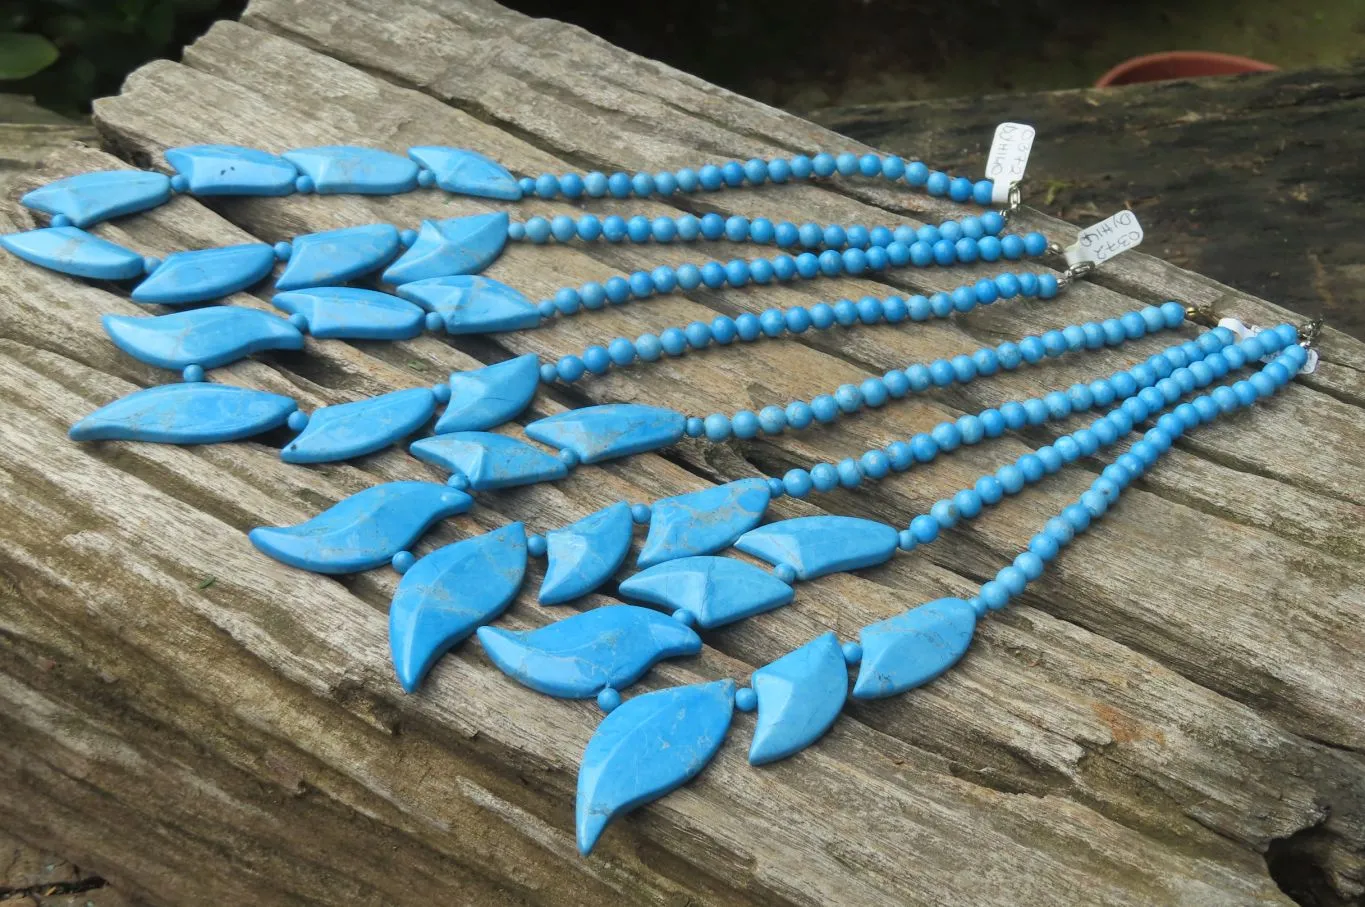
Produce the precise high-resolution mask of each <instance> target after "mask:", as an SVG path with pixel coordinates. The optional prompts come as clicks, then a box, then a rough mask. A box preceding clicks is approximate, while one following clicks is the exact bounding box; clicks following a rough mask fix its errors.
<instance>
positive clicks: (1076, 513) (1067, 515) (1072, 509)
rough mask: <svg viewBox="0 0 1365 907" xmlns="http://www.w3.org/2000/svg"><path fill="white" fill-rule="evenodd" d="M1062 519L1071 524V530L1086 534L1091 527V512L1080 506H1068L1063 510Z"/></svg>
mask: <svg viewBox="0 0 1365 907" xmlns="http://www.w3.org/2000/svg"><path fill="white" fill-rule="evenodd" d="M1062 519H1064V520H1066V521H1067V522H1068V523H1070V524H1071V528H1072V529H1075V530H1076V531H1077V532H1084V531H1085V530H1086V528H1087V527H1088V526H1089V525H1090V511H1089V510H1086V509H1085V508H1084V507H1082V506H1081V505H1080V504H1071V505H1068V506H1067V507H1066V508H1065V509H1064V510H1062Z"/></svg>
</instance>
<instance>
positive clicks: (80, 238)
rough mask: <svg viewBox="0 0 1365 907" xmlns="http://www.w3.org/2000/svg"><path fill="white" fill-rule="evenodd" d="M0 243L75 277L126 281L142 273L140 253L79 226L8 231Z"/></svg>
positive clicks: (29, 258) (36, 263) (43, 264)
mask: <svg viewBox="0 0 1365 907" xmlns="http://www.w3.org/2000/svg"><path fill="white" fill-rule="evenodd" d="M0 246H4V247H5V248H6V249H8V250H9V251H10V252H12V253H13V254H15V255H17V256H19V257H20V258H22V259H23V260H24V261H27V262H31V263H33V264H35V265H42V266H43V267H44V268H48V269H49V270H52V271H60V272H61V273H63V274H70V275H72V276H74V277H88V278H90V279H92V280H127V279H129V278H131V277H141V276H142V270H143V263H142V256H141V255H139V254H137V253H136V252H134V251H132V250H131V249H125V248H123V246H120V245H117V244H116V243H111V242H110V241H109V240H107V239H100V238H99V237H98V236H95V235H94V234H92V233H86V232H85V231H84V230H82V229H81V228H80V227H43V228H42V229H39V230H28V231H26V232H24V233H8V234H5V235H4V236H0Z"/></svg>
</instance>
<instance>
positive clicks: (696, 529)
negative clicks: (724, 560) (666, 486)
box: [639, 479, 772, 567]
mask: <svg viewBox="0 0 1365 907" xmlns="http://www.w3.org/2000/svg"><path fill="white" fill-rule="evenodd" d="M771 496H772V492H771V491H769V489H768V483H767V482H766V481H765V480H763V479H740V480H739V481H736V482H730V483H728V484H725V485H718V486H716V487H714V488H703V489H702V490H701V491H693V492H689V493H688V494H681V495H678V496H677V497H672V498H664V499H663V500H660V501H656V502H655V503H654V507H653V508H652V511H651V516H650V519H649V535H648V536H647V537H646V538H645V544H644V547H643V548H641V549H640V559H639V565H640V566H641V567H650V566H653V565H654V564H661V563H663V562H664V561H669V560H673V559H675V558H679V557H688V556H689V555H694V554H710V553H712V552H713V551H720V550H721V549H723V548H728V547H730V545H731V543H732V542H734V540H735V539H737V538H739V537H740V536H741V535H743V534H744V533H745V532H747V531H748V530H750V529H752V528H754V527H755V526H757V525H758V521H759V520H761V519H763V511H764V510H766V509H767V507H768V499H769V498H770V497H771Z"/></svg>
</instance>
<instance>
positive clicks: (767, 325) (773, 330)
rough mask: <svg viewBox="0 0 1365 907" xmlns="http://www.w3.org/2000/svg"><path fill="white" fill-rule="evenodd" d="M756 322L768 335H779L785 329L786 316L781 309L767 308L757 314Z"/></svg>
mask: <svg viewBox="0 0 1365 907" xmlns="http://www.w3.org/2000/svg"><path fill="white" fill-rule="evenodd" d="M758 324H759V326H760V327H761V328H762V329H763V333H764V334H766V335H767V336H769V337H781V336H782V333H783V331H785V330H786V329H787V316H786V314H785V313H784V312H783V311H782V310H781V309H767V310H766V311H764V313H763V314H762V315H760V316H758Z"/></svg>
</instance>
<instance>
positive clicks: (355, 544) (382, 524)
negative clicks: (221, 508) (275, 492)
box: [250, 482, 474, 573]
mask: <svg viewBox="0 0 1365 907" xmlns="http://www.w3.org/2000/svg"><path fill="white" fill-rule="evenodd" d="M473 503H474V499H473V498H471V497H470V496H469V495H467V494H465V493H464V492H463V491H457V490H455V489H454V488H451V487H450V486H449V485H438V484H436V483H434V482H385V483H384V484H382V485H375V486H374V487H372V488H366V489H365V490H364V491H358V492H356V493H355V494H353V495H351V496H350V497H348V498H343V499H341V500H340V501H338V502H337V503H335V504H333V505H332V506H331V507H329V508H327V509H326V510H324V511H323V512H322V513H319V514H318V515H317V516H315V517H313V518H312V519H311V520H308V521H306V522H303V523H299V524H298V525H296V526H260V527H258V528H256V529H253V530H251V533H250V538H251V543H252V544H253V545H255V546H256V547H257V548H258V549H260V550H261V551H262V552H264V553H265V554H268V555H270V556H271V557H273V558H274V559H275V560H277V561H281V562H283V563H286V564H289V565H290V566H291V567H299V568H301V569H303V570H312V571H313V572H315V573H356V572H358V571H360V570H370V569H373V568H375V567H382V566H383V565H384V564H387V563H389V561H390V560H392V559H393V556H394V555H395V554H397V553H398V552H400V551H406V550H408V549H409V548H410V547H412V544H413V543H414V542H416V541H417V540H418V539H419V538H421V537H422V534H423V533H425V532H426V531H427V528H428V527H429V526H430V525H431V524H432V523H435V522H436V521H437V520H443V519H445V518H446V517H448V516H454V515H455V514H457V513H464V512H465V511H466V510H468V509H469V508H470V506H472V505H473Z"/></svg>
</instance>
